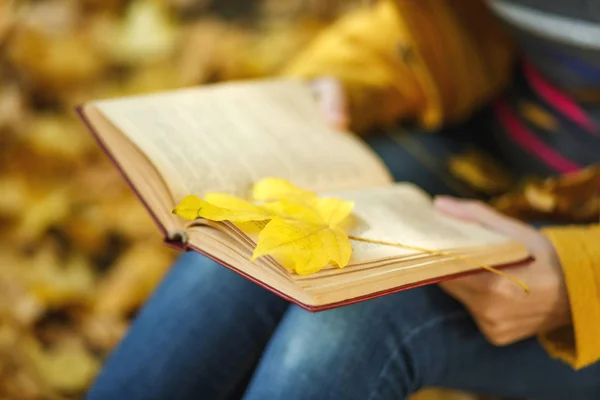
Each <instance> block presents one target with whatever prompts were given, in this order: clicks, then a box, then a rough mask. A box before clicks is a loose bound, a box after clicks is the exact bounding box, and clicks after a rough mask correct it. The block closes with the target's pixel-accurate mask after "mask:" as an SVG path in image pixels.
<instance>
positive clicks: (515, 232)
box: [434, 196, 535, 240]
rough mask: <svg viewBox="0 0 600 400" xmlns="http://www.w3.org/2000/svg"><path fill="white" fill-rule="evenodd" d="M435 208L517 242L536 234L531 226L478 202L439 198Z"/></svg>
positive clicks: (445, 197) (435, 202)
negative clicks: (502, 234)
mask: <svg viewBox="0 0 600 400" xmlns="http://www.w3.org/2000/svg"><path fill="white" fill-rule="evenodd" d="M434 206H435V208H436V209H437V210H439V211H441V212H442V213H444V214H447V215H450V216H452V217H456V218H460V219H463V220H467V221H471V222H475V223H478V224H480V225H483V226H485V227H487V228H490V229H492V230H494V231H496V232H500V233H504V234H506V235H508V236H511V237H513V238H515V239H517V240H526V239H528V238H529V237H530V236H531V233H532V232H535V230H534V229H533V228H531V227H530V226H529V225H527V224H524V223H522V222H520V221H518V220H516V219H513V218H510V217H507V216H505V215H503V214H501V213H499V212H498V211H496V210H494V209H493V208H492V207H490V206H488V205H487V204H485V203H482V202H480V201H477V200H462V199H457V198H455V197H451V196H438V197H436V199H435V201H434Z"/></svg>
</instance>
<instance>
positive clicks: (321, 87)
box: [310, 77, 349, 130]
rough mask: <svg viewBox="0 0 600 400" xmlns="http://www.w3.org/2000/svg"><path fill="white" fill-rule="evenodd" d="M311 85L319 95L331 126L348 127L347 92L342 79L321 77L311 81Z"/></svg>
mask: <svg viewBox="0 0 600 400" xmlns="http://www.w3.org/2000/svg"><path fill="white" fill-rule="evenodd" d="M310 86H311V88H312V90H313V92H314V93H315V95H316V96H317V102H318V103H319V106H320V108H321V112H322V113H323V115H324V116H325V118H326V119H327V121H328V122H329V123H330V124H331V126H333V127H334V128H336V129H339V130H346V129H348V125H349V118H348V109H347V103H346V94H345V93H344V88H343V87H342V84H341V83H340V81H339V80H337V79H336V78H332V77H321V78H317V79H315V80H313V81H311V82H310Z"/></svg>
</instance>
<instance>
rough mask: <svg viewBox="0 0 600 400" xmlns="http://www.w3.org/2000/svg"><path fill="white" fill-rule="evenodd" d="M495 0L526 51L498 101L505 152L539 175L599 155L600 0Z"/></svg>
mask: <svg viewBox="0 0 600 400" xmlns="http://www.w3.org/2000/svg"><path fill="white" fill-rule="evenodd" d="M488 1H489V3H490V5H491V6H492V8H493V9H494V10H495V11H496V13H497V14H498V15H499V16H500V17H501V18H502V19H503V20H504V21H505V22H506V23H507V24H508V25H509V26H510V28H511V29H512V30H513V31H514V33H515V36H516V38H517V40H518V41H519V44H520V45H521V48H522V49H523V53H524V58H525V60H524V61H523V62H522V63H521V65H520V66H519V69H518V72H517V76H516V78H515V80H514V82H513V84H512V85H511V87H510V88H509V89H508V91H507V92H506V94H505V95H504V96H502V98H500V99H499V100H498V101H497V102H496V103H495V104H494V107H493V108H494V113H495V118H496V124H495V125H494V127H493V128H492V129H493V131H494V138H495V140H496V141H497V143H498V144H499V147H500V153H501V157H503V158H504V159H505V160H507V161H509V162H507V165H514V166H515V168H518V169H519V170H528V171H531V172H532V173H536V174H539V175H548V174H550V175H553V174H559V173H568V172H573V171H576V170H578V169H580V168H582V167H585V166H588V165H591V164H595V163H598V162H600V1H583V0H579V1H573V0H511V1H506V0H488Z"/></svg>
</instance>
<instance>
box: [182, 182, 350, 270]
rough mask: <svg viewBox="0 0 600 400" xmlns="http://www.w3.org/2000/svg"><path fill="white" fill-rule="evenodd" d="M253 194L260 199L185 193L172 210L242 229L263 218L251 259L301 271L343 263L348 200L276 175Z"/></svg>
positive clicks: (347, 252) (346, 249)
mask: <svg viewBox="0 0 600 400" xmlns="http://www.w3.org/2000/svg"><path fill="white" fill-rule="evenodd" d="M253 198H254V200H255V201H260V203H253V202H250V201H247V200H244V199H241V198H239V197H236V196H231V195H227V194H220V193H211V194H208V195H206V196H205V199H204V200H203V199H200V198H198V197H196V196H186V197H185V198H184V199H183V200H182V202H181V203H180V204H179V205H178V206H177V207H176V208H175V209H174V210H173V212H174V213H175V214H177V215H180V216H182V217H184V218H186V219H190V220H193V219H196V218H205V219H208V220H212V221H230V222H234V223H236V224H237V225H238V227H240V228H241V229H242V230H245V227H246V226H247V225H246V224H245V223H247V222H251V221H267V220H268V221H269V222H268V223H267V224H266V225H265V226H264V228H262V230H260V233H259V236H258V243H257V245H256V248H255V249H254V253H253V255H252V260H255V259H257V258H259V257H262V256H265V255H271V256H273V257H275V258H276V259H277V260H278V261H279V262H280V263H282V264H283V265H284V266H285V267H287V268H289V269H291V270H294V271H296V273H298V274H301V275H306V274H311V273H314V272H317V271H319V270H320V269H322V268H324V267H325V266H327V265H330V264H331V265H336V266H338V267H345V266H346V265H348V262H349V261H350V256H351V254H352V247H351V245H350V240H349V238H348V235H347V234H346V233H345V232H344V230H343V229H342V228H341V227H340V224H341V223H342V222H343V221H344V220H345V219H346V218H347V217H348V216H349V215H350V213H351V212H352V208H353V207H354V203H353V202H351V201H345V200H340V199H336V198H321V197H319V196H317V195H316V194H315V193H314V192H310V191H307V190H304V189H300V188H297V187H295V186H294V185H292V184H291V183H290V182H287V181H285V180H282V179H278V178H266V179H263V180H261V181H259V182H257V183H256V184H255V185H254V187H253ZM252 226H253V227H256V225H252Z"/></svg>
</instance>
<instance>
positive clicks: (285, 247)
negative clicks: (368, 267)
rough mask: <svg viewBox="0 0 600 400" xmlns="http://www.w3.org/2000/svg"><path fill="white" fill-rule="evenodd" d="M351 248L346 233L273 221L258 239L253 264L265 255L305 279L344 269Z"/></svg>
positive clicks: (329, 226)
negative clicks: (284, 262)
mask: <svg viewBox="0 0 600 400" xmlns="http://www.w3.org/2000/svg"><path fill="white" fill-rule="evenodd" d="M351 254H352V247H351V245H350V240H349V239H348V236H347V235H346V233H345V232H344V231H343V230H342V229H340V228H338V227H336V226H331V225H324V224H316V223H311V222H304V221H290V220H287V221H286V220H284V219H283V218H281V217H275V218H273V219H272V220H271V222H269V223H268V224H267V226H266V227H265V228H264V229H263V230H262V232H261V233H260V235H259V236H258V244H257V246H256V248H255V249H254V254H253V255H252V260H255V259H256V258H258V257H261V256H265V255H272V256H274V257H275V258H278V259H279V257H278V256H280V258H281V260H287V263H293V265H285V266H286V267H288V268H291V269H294V270H295V271H296V273H298V274H299V275H308V274H312V273H314V272H317V271H319V270H320V269H322V268H323V267H325V266H327V265H329V264H333V265H337V266H338V267H345V266H346V265H348V262H349V261H350V256H351Z"/></svg>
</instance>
